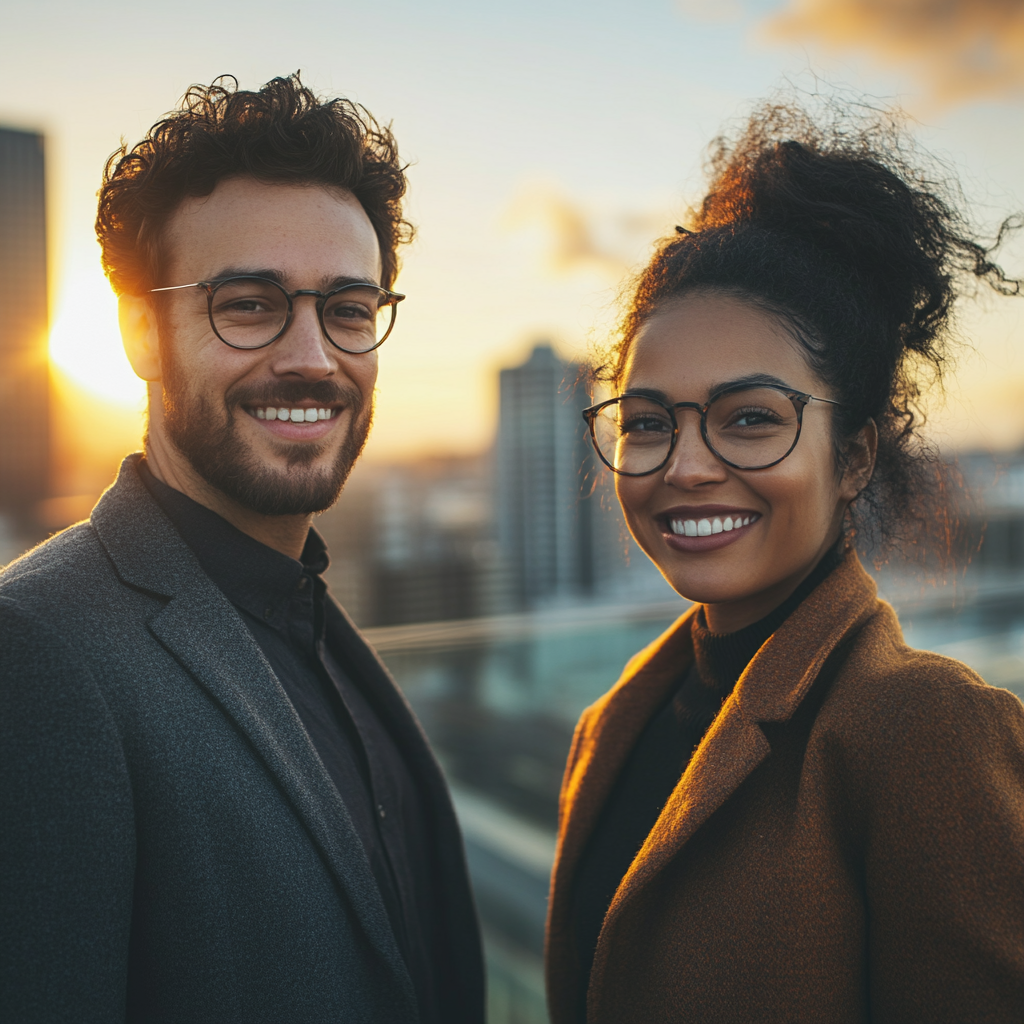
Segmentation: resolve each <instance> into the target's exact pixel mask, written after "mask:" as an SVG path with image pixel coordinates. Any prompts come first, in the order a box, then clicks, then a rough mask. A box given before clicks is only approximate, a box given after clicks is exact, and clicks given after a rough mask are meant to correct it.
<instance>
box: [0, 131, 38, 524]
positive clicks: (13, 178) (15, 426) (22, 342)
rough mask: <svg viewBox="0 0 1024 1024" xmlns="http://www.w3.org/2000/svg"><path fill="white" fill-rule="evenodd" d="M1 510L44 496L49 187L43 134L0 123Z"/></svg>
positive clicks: (22, 514) (14, 510)
mask: <svg viewBox="0 0 1024 1024" xmlns="http://www.w3.org/2000/svg"><path fill="white" fill-rule="evenodd" d="M0 309H2V310H3V316H0V408H2V409H3V410H4V415H3V426H2V427H0V513H7V514H10V515H13V516H15V517H16V518H19V519H31V518H32V516H33V513H34V510H35V508H36V506H37V504H38V503H39V502H40V501H42V500H43V499H45V498H46V497H47V496H48V492H49V476H50V380H49V361H48V355H47V320H48V316H47V267H46V187H45V166H44V154H43V137H42V136H41V135H37V134H35V133H33V132H24V131H16V130H13V129H9V128H0Z"/></svg>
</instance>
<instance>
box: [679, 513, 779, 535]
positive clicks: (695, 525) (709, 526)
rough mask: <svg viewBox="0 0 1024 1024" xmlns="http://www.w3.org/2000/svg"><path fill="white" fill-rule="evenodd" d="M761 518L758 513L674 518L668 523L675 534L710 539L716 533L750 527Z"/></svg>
mask: <svg viewBox="0 0 1024 1024" xmlns="http://www.w3.org/2000/svg"><path fill="white" fill-rule="evenodd" d="M760 518H761V517H760V516H759V515H758V514H757V513H756V512H754V513H751V514H748V515H739V514H737V515H736V516H735V517H733V516H724V517H722V516H711V517H708V518H703V519H681V518H674V519H670V520H669V521H668V525H669V529H671V531H672V532H673V533H674V534H677V535H685V536H687V537H710V536H711V535H712V534H714V533H731V532H732V531H733V530H734V529H735V530H738V529H739V528H740V527H741V526H749V525H750V524H751V523H752V522H757V520H758V519H760Z"/></svg>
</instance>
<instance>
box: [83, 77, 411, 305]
mask: <svg viewBox="0 0 1024 1024" xmlns="http://www.w3.org/2000/svg"><path fill="white" fill-rule="evenodd" d="M238 175H249V176H251V177H253V178H256V179H258V180H260V181H267V182H296V183H301V184H307V185H327V186H332V187H334V188H340V189H345V190H346V191H348V192H350V193H351V194H352V195H353V196H354V197H355V198H356V199H357V200H358V201H359V203H360V204H361V205H362V207H363V209H364V210H365V211H366V215H367V216H368V217H369V219H370V223H371V224H372V225H373V229H374V231H375V232H376V234H377V239H378V242H379V244H380V253H381V263H382V274H381V284H382V285H383V286H384V287H385V288H390V287H391V285H392V284H393V282H394V280H395V277H396V276H397V274H398V255H397V250H398V246H399V245H401V244H403V243H405V242H408V241H410V240H411V238H412V233H413V229H412V226H411V225H410V224H409V223H408V222H407V221H405V220H404V219H403V218H402V197H403V195H404V194H405V189H406V180H405V167H404V166H403V165H402V164H401V163H400V162H399V158H398V148H397V146H396V144H395V139H394V137H393V136H392V134H391V131H390V130H389V129H388V128H387V127H385V126H382V125H380V124H378V123H377V122H376V121H375V120H374V118H373V117H372V115H371V114H370V113H369V112H368V111H367V110H365V109H364V108H363V107H361V106H359V105H358V104H355V103H352V102H350V101H349V100H346V99H333V100H320V99H318V98H317V97H316V95H315V94H314V93H313V92H311V91H310V90H309V89H308V88H307V87H306V86H304V85H303V84H302V82H301V80H300V78H299V74H298V73H296V74H294V75H291V76H289V77H288V78H275V79H273V81H270V82H268V83H267V84H266V85H265V86H263V88H262V89H260V90H259V91H257V92H249V91H244V90H239V89H238V83H237V81H236V80H235V79H234V78H233V77H231V76H229V75H226V76H223V77H221V78H218V79H217V80H216V81H214V82H213V83H212V84H211V85H193V86H192V87H191V88H190V89H189V90H188V92H186V93H185V96H184V98H183V99H182V101H181V104H180V105H179V109H178V110H175V111H174V112H173V113H170V114H168V115H167V117H165V118H164V119H163V120H161V121H158V122H157V123H156V124H155V125H153V127H152V128H150V130H149V132H148V133H147V134H146V137H145V138H144V139H143V140H142V141H141V142H139V143H137V144H136V145H135V146H133V147H132V148H131V149H130V150H129V149H128V148H127V146H125V145H122V146H121V148H120V149H118V150H117V151H116V152H114V153H113V154H112V155H111V157H110V159H109V160H108V161H107V165H106V169H105V172H104V175H103V185H102V187H101V188H100V192H99V212H98V213H97V216H96V234H97V236H98V238H99V241H100V246H101V248H102V251H103V269H104V270H105V271H106V274H107V277H108V278H109V279H110V283H111V284H112V285H113V287H114V290H115V291H116V292H117V293H118V294H130V295H142V294H144V293H146V292H147V291H148V290H149V289H150V288H154V287H158V286H159V285H160V284H162V283H164V282H162V281H160V280H159V278H160V272H161V269H162V267H161V245H160V242H161V235H162V233H163V229H164V226H165V225H166V223H167V220H168V218H169V217H170V216H171V215H172V214H173V213H174V211H175V210H176V209H177V208H178V205H179V204H180V203H181V201H182V200H183V199H185V198H188V197H191V196H207V195H209V194H210V193H211V192H212V191H213V190H214V188H216V186H217V184H218V182H220V181H222V180H223V179H225V178H229V177H233V176H238Z"/></svg>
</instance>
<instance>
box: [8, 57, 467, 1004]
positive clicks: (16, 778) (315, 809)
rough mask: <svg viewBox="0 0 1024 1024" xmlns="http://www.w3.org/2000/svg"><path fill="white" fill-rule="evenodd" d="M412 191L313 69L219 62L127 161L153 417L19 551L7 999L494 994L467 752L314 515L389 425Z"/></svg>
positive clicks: (122, 274) (134, 307) (11, 571)
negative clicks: (451, 762)
mask: <svg viewBox="0 0 1024 1024" xmlns="http://www.w3.org/2000/svg"><path fill="white" fill-rule="evenodd" d="M404 190H405V179H404V175H403V170H402V167H401V166H400V164H399V162H398V156H397V152H396V149H395V146H394V140H393V139H392V137H391V135H390V132H389V131H388V130H386V129H384V128H381V127H380V126H378V125H377V124H376V122H375V121H374V120H373V119H372V118H371V117H370V116H369V115H368V114H367V113H366V112H365V111H364V110H362V108H359V107H356V106H355V105H353V104H351V103H349V102H347V101H345V100H341V99H337V100H333V101H331V102H322V101H318V100H317V98H316V97H315V96H314V95H313V94H312V93H310V92H309V91H308V90H307V89H306V88H304V87H303V86H302V85H301V83H300V82H299V79H298V77H297V76H295V77H292V78H289V79H276V80H274V81H272V82H270V83H269V84H268V85H267V86H265V87H264V88H263V89H262V90H260V91H259V92H241V91H236V90H235V89H234V87H233V85H232V83H231V82H230V81H229V82H228V83H226V84H225V83H223V82H218V83H215V84H214V85H212V86H210V87H198V86H197V87H193V88H192V89H190V90H189V92H188V94H187V95H186V97H185V101H184V102H183V104H182V107H181V109H180V110H179V111H177V112H175V113H173V114H171V115H169V116H168V117H167V118H166V119H165V120H164V121H162V122H160V123H158V124H157V125H155V126H154V127H153V129H151V131H150V132H149V134H148V136H147V137H146V139H145V140H144V141H143V142H141V143H139V144H138V145H137V146H136V147H135V148H134V149H133V150H131V151H130V152H126V151H124V150H123V149H122V151H121V152H120V153H119V154H115V156H114V157H113V158H112V159H111V161H110V163H109V164H108V167H107V173H106V176H105V180H104V184H103V187H102V190H101V192H100V207H99V217H98V221H97V230H98V233H99V238H100V242H101V244H102V247H103V260H104V266H105V269H106V271H107V273H108V276H109V277H110V280H111V283H112V284H113V286H114V288H115V290H116V291H117V292H118V294H119V296H120V318H121V328H122V334H123V337H124V341H125V348H126V351H127V353H128V357H129V359H130V360H131V363H132V366H133V367H134V369H135V371H136V372H137V373H138V374H139V376H140V377H142V378H143V379H145V380H146V381H148V382H149V385H148V388H149V425H148V430H147V434H146V439H145V446H144V447H145V451H144V454H143V455H133V456H129V457H128V458H127V459H126V460H125V462H124V464H123V465H122V467H121V472H120V475H119V476H118V479H117V482H116V483H115V484H114V485H113V486H112V487H111V488H110V489H109V490H108V491H107V492H106V493H105V494H104V495H103V497H102V498H101V499H100V501H99V503H98V504H97V506H96V508H95V509H94V510H93V513H92V515H91V517H90V519H89V521H88V522H85V523H80V524H78V525H77V526H75V527H72V528H71V529H70V530H67V531H66V532H64V533H62V534H59V535H58V536H56V537H54V538H52V539H51V540H50V541H48V542H47V543H45V544H43V545H42V546H41V547H39V548H37V549H36V550H34V551H33V552H31V553H30V554H28V555H27V556H25V557H24V558H22V559H20V560H19V561H17V562H15V563H13V564H12V565H11V566H10V567H8V569H7V570H6V571H5V572H4V573H3V574H2V576H0V749H2V751H3V754H2V763H0V773H2V774H0V778H2V782H0V793H2V806H0V815H2V817H0V822H2V824H0V851H2V858H3V862H2V877H3V882H2V883H0V884H2V886H3V891H2V893H0V907H2V911H0V913H2V918H3V922H4V924H3V957H2V964H3V966H2V967H0V978H2V990H0V1014H2V1016H3V1018H4V1019H5V1020H10V1021H19V1022H26V1021H56V1020H74V1021H76V1022H87V1021H103V1022H110V1021H117V1020H120V1021H150V1020H165V1021H203V1022H212V1021H217V1022H226V1021H237V1022H246V1024H251V1022H255V1021H269V1022H275V1024H296V1022H322V1021H339V1022H341V1021H345V1022H354V1021H381V1022H387V1024H392V1022H406V1021H408V1022H414V1021H420V1022H438V1024H441V1022H443V1024H449V1022H458V1021H473V1022H477V1021H482V1019H483V1008H482V1007H483V983H482V967H481V955H480V946H479V938H478V932H477V925H476V921H475V916H474V910H473V905H472V898H471V896H470V892H469V887H468V882H467V877H466V870H465V861H464V855H463V851H462V845H461V839H460V836H459V832H458V826H457V824H456V821H455V817H454V814H453V811H452V807H451V803H450V801H449V798H448V794H447V790H446V788H445V784H444V781H443V779H442V777H441V773H440V771H439V769H438V767H437V764H436V762H435V761H434V759H433V757H432V756H431V754H430V752H429V750H428V748H427V744H426V741H425V739H424V737H423V735H422V733H421V732H420V729H419V726H418V725H417V723H416V721H415V719H414V718H413V716H412V713H411V711H410V710H409V708H408V706H407V705H406V704H405V702H404V700H403V698H402V697H401V695H400V694H399V692H398V690H397V688H396V687H395V685H394V683H393V682H392V680H391V679H390V677H389V676H388V674H387V671H386V670H385V668H384V667H383V665H382V664H381V663H380V661H379V660H378V659H377V658H376V656H375V655H374V653H373V651H372V650H371V649H370V648H369V647H368V646H367V644H366V643H365V641H363V640H362V638H361V637H360V635H359V634H358V632H357V631H356V630H355V628H354V627H353V626H352V624H351V622H350V621H349V620H348V619H347V618H346V616H345V614H344V613H343V612H342V610H341V609H340V607H339V606H338V605H337V604H336V603H334V602H333V600H332V599H331V598H330V597H329V596H328V595H327V594H326V588H325V585H324V583H323V581H322V579H321V573H322V572H323V570H324V569H325V568H326V566H327V554H326V551H325V548H324V544H323V542H322V540H321V539H320V537H319V536H318V534H317V533H316V531H315V530H313V529H312V528H311V518H312V515H313V514H314V513H316V512H319V511H322V510H323V509H326V508H328V507H330V506H331V505H332V504H333V503H334V501H335V500H336V499H337V497H338V494H339V492H340V490H341V488H342V485H343V484H344V482H345V479H346V477H347V475H348V473H349V471H350V469H351V468H352V464H353V463H354V461H355V460H356V458H357V457H358V455H359V453H360V451H361V449H362V447H363V444H364V442H365V440H366V436H367V432H368V431H369V428H370V420H371V413H372V404H373V389H374V383H375V380H376V375H377V352H376V347H377V346H378V345H379V344H380V343H381V342H382V341H383V340H384V338H385V337H386V335H387V333H388V331H389V330H390V327H391V325H392V323H393V318H394V312H395V306H396V304H397V302H398V301H399V299H400V298H401V296H400V295H398V294H397V293H394V292H392V291H390V288H391V285H392V282H393V280H394V278H395V274H396V269H397V261H396V248H397V246H398V244H399V243H400V242H401V241H404V240H405V239H406V238H407V237H408V235H409V233H410V232H409V229H408V226H407V225H406V224H405V222H404V221H403V220H402V218H401V207H400V201H401V198H402V195H403V193H404ZM83 429H88V424H83Z"/></svg>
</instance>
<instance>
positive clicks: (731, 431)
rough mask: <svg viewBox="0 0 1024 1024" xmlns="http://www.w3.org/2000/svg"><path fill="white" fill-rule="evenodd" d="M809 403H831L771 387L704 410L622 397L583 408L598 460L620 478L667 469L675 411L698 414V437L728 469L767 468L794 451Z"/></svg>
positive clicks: (732, 392) (738, 391) (727, 397)
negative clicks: (684, 410)
mask: <svg viewBox="0 0 1024 1024" xmlns="http://www.w3.org/2000/svg"><path fill="white" fill-rule="evenodd" d="M809 402H827V403H828V404H829V405H839V403H838V402H833V401H832V400H831V399H830V398H816V397H815V396H814V395H807V394H804V393H803V392H802V391H793V390H792V389H790V388H786V387H781V386H776V385H770V384H769V385H759V386H757V387H751V386H748V385H743V386H741V387H736V388H730V389H729V390H727V391H724V392H721V393H720V394H718V395H716V396H715V397H714V398H713V399H712V400H711V401H710V402H708V403H707V404H706V405H698V404H697V403H696V402H676V403H675V405H667V404H666V403H664V402H662V401H660V400H659V399H657V398H650V397H647V396H645V395H638V394H628V393H627V394H625V395H620V396H619V397H618V398H612V399H610V400H609V401H607V402H601V403H600V404H599V405H595V406H592V407H591V408H589V409H585V410H584V412H583V418H584V419H585V420H586V421H587V424H588V425H589V427H590V437H591V440H592V441H593V442H594V448H595V449H596V450H597V454H598V455H599V456H600V457H601V461H602V462H603V463H604V464H605V465H606V466H607V467H608V468H609V469H610V470H611V471H612V472H613V473H619V474H621V475H622V476H647V474H648V473H656V472H657V471H658V470H659V469H661V468H662V467H664V466H665V465H667V464H668V461H669V459H670V458H671V456H672V452H673V450H674V448H675V446H676V440H677V439H678V437H679V423H678V421H677V419H676V410H677V409H693V410H694V411H695V412H698V413H700V434H701V437H702V438H703V439H704V443H705V444H706V445H707V446H708V448H709V449H710V450H711V452H712V454H714V455H715V456H716V457H717V458H718V459H720V460H721V461H722V462H724V463H725V464H726V465H727V466H732V468H733V469H768V468H769V467H770V466H774V465H777V464H778V463H780V462H781V461H782V460H783V459H784V458H785V457H786V456H787V455H789V453H790V452H791V451H792V450H793V449H794V448H795V447H796V443H797V441H798V440H799V439H800V430H801V427H802V425H803V415H804V407H805V406H806V405H807V404H808V403H809Z"/></svg>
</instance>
